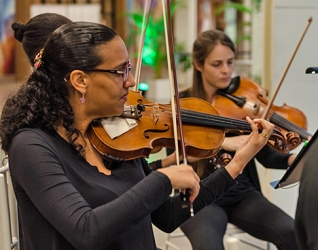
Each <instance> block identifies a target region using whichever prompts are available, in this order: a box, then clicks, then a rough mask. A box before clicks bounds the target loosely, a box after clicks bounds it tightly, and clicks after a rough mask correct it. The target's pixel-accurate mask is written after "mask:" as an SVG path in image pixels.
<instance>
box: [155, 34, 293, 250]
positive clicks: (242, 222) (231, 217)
mask: <svg viewBox="0 0 318 250" xmlns="http://www.w3.org/2000/svg"><path fill="white" fill-rule="evenodd" d="M234 57H235V45H234V44H233V42H232V41H231V39H230V38H229V37H228V36H227V35H226V34H225V33H224V32H222V31H219V30H207V31H204V32H202V33H201V34H199V35H198V37H197V39H196V40H195V42H194V44H193V50H192V62H193V66H194V68H193V84H192V86H191V87H190V88H189V89H186V90H184V91H182V92H180V93H179V96H180V97H181V98H183V97H196V98H201V99H203V100H205V101H207V102H209V103H211V105H213V102H214V100H215V97H216V96H217V94H218V90H220V89H225V88H227V87H228V86H229V85H230V83H231V77H232V73H233V70H234ZM245 139H246V135H239V136H238V135H237V134H231V133H227V134H226V137H225V140H224V142H223V144H222V146H221V150H222V151H223V152H228V153H229V154H231V155H232V156H233V155H234V154H235V151H236V150H237V149H238V147H239V145H240V143H241V142H242V141H243V140H245ZM295 157H296V155H295V154H287V155H283V154H281V153H279V152H277V151H275V150H273V149H272V148H270V147H269V146H267V145H266V146H265V147H264V148H263V149H261V150H260V152H259V153H258V154H256V156H255V159H252V160H251V161H250V162H249V163H248V164H247V166H246V167H245V168H244V170H243V172H242V174H240V175H239V176H238V177H237V181H238V185H236V186H235V187H234V188H232V189H231V190H229V191H228V192H227V193H226V194H225V195H223V196H222V197H220V198H219V199H217V200H216V201H214V202H213V203H211V204H210V205H209V206H207V207H205V208H204V209H202V210H201V211H200V212H199V213H198V214H197V215H196V216H195V217H193V218H191V219H189V220H188V221H186V222H185V223H184V224H183V225H182V226H181V229H182V231H183V232H184V233H185V235H186V236H187V237H188V238H189V240H190V242H191V245H192V247H193V249H194V250H204V249H207V250H213V249H215V250H220V249H224V245H223V238H224V234H225V231H226V227H227V224H228V223H229V222H230V223H232V224H234V225H236V226H238V227H239V228H241V229H242V230H244V231H245V232H247V233H248V234H250V235H252V236H254V237H256V238H258V239H261V240H264V241H269V242H272V243H273V244H275V246H276V247H277V248H278V249H280V250H292V249H295V250H296V249H299V248H298V245H297V242H296V239H295V229H294V219H293V218H291V217H290V216H289V215H287V214H286V213H285V212H284V211H282V210H281V209H280V208H279V207H277V206H276V205H274V204H272V203H271V202H270V201H268V200H267V199H266V198H265V197H264V196H263V194H262V192H261V187H260V182H259V178H258V175H257V170H256V165H255V160H257V161H259V162H260V163H261V164H262V165H263V166H265V167H266V168H276V169H287V168H288V166H289V165H290V164H291V163H292V162H293V160H294V159H295ZM188 162H191V163H190V165H192V166H193V168H194V170H195V171H196V173H197V174H198V175H199V176H200V178H201V179H202V180H204V179H205V178H206V177H207V176H209V175H211V174H213V173H214V172H215V171H219V170H218V166H217V165H216V164H214V160H213V159H205V160H197V159H193V158H189V159H188ZM170 164H175V155H174V154H173V153H172V151H171V150H170V149H168V157H167V158H165V159H162V160H158V161H155V162H152V163H151V164H150V165H151V166H152V167H153V169H161V168H162V167H167V166H169V165H170Z"/></svg>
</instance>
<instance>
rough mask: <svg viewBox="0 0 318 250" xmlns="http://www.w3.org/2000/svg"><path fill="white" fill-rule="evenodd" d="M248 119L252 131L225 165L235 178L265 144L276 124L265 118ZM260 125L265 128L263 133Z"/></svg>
mask: <svg viewBox="0 0 318 250" xmlns="http://www.w3.org/2000/svg"><path fill="white" fill-rule="evenodd" d="M246 120H247V122H248V123H249V124H250V125H251V128H252V133H251V134H250V135H249V136H247V137H246V139H245V140H243V141H242V143H241V145H240V146H239V147H238V148H237V150H236V152H235V155H234V157H233V159H232V160H231V161H230V163H229V164H228V165H226V167H225V168H226V170H227V171H228V172H229V174H230V175H231V176H232V178H233V179H234V178H236V177H237V176H238V175H239V174H240V173H241V172H242V171H243V169H244V167H245V166H246V164H247V163H248V162H249V161H250V160H252V159H253V157H254V156H255V154H257V153H258V151H259V150H260V149H261V148H262V147H264V146H265V144H266V143H267V141H268V139H269V137H270V135H271V134H272V132H273V129H274V124H272V123H270V122H269V121H266V120H264V119H254V120H252V119H251V118H249V117H246ZM259 127H262V128H263V129H262V132H261V133H259V131H258V128H259Z"/></svg>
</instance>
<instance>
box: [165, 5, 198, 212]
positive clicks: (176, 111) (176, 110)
mask: <svg viewBox="0 0 318 250" xmlns="http://www.w3.org/2000/svg"><path fill="white" fill-rule="evenodd" d="M162 7H163V20H164V28H165V38H166V50H167V55H168V56H167V63H168V74H169V80H170V100H171V109H172V120H173V128H174V141H175V149H176V161H177V164H179V147H178V131H177V117H179V119H178V128H179V133H180V141H181V149H182V150H181V152H182V156H183V162H184V163H185V164H187V157H186V149H185V142H184V135H183V128H182V120H181V112H180V100H179V90H178V81H177V73H176V65H175V57H174V42H173V32H172V21H171V14H170V2H169V0H166V5H165V1H164V0H162ZM166 13H167V16H168V22H167V18H166ZM172 81H173V82H172ZM172 83H173V84H172ZM189 192H190V190H186V194H185V195H184V197H182V199H183V201H185V202H189V200H188V198H189V197H188V196H189V194H190V193H189ZM180 195H181V193H180ZM190 215H191V216H194V211H193V206H192V203H191V202H190Z"/></svg>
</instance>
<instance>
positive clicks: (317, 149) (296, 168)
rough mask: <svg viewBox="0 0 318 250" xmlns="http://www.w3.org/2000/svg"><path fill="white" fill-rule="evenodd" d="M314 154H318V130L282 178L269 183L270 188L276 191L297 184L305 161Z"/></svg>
mask: <svg viewBox="0 0 318 250" xmlns="http://www.w3.org/2000/svg"><path fill="white" fill-rule="evenodd" d="M315 154H318V129H317V130H316V132H315V134H314V135H313V136H312V138H311V139H310V141H309V142H308V143H307V145H306V143H305V144H304V146H303V148H302V149H301V150H300V152H299V153H298V155H297V156H296V158H295V160H294V161H293V163H292V164H291V165H290V167H289V168H288V169H287V170H286V172H285V174H284V175H283V177H282V178H281V179H280V180H279V181H273V182H271V183H270V184H271V186H272V187H274V188H275V189H277V188H282V187H285V186H288V185H291V184H295V183H297V182H299V181H300V178H301V174H302V172H303V168H304V164H305V162H306V160H307V159H309V158H310V156H313V155H315ZM317 164H318V163H317Z"/></svg>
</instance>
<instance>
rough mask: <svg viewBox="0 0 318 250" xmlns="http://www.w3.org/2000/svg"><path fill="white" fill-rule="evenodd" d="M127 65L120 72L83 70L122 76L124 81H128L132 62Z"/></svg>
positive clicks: (115, 70)
mask: <svg viewBox="0 0 318 250" xmlns="http://www.w3.org/2000/svg"><path fill="white" fill-rule="evenodd" d="M126 65H127V67H126V68H125V69H122V70H118V69H82V70H83V71H88V72H104V73H111V74H118V75H122V77H123V80H124V81H126V80H127V78H128V75H129V71H130V70H131V61H130V60H128V61H127V64H126Z"/></svg>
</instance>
